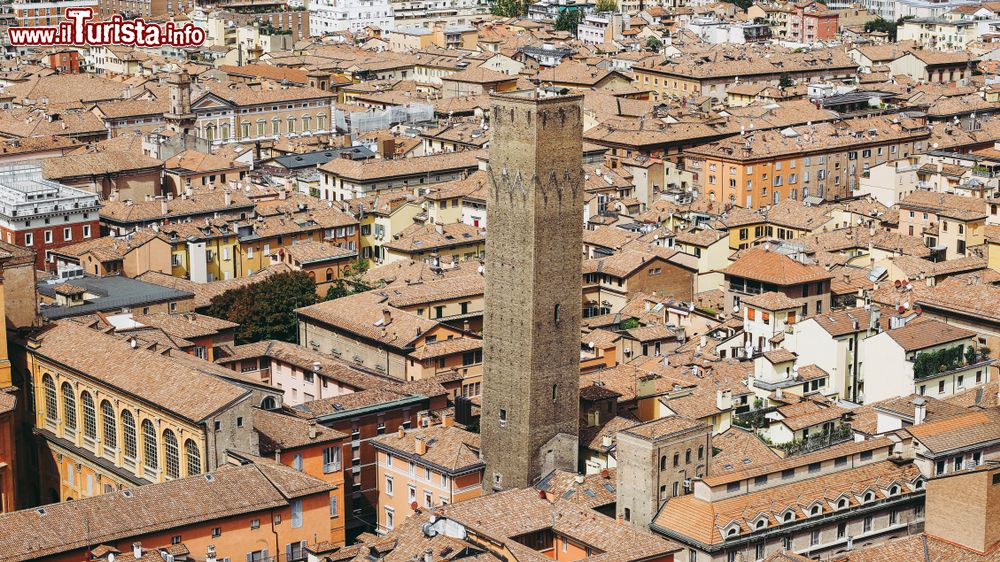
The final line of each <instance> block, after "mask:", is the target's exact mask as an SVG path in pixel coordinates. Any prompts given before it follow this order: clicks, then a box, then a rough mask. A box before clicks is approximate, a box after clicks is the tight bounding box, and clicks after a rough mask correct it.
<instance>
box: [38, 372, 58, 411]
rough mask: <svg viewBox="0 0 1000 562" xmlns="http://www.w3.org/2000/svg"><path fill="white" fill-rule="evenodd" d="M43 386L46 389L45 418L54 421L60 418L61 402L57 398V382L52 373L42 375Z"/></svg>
mask: <svg viewBox="0 0 1000 562" xmlns="http://www.w3.org/2000/svg"><path fill="white" fill-rule="evenodd" d="M42 387H43V388H44V389H45V419H47V420H49V421H51V422H54V421H56V420H57V419H59V402H58V400H56V383H55V381H54V380H52V375H49V374H45V375H42Z"/></svg>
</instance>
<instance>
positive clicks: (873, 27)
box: [865, 17, 899, 41]
mask: <svg viewBox="0 0 1000 562" xmlns="http://www.w3.org/2000/svg"><path fill="white" fill-rule="evenodd" d="M898 24H899V22H894V21H889V20H887V19H883V18H881V17H878V18H875V19H873V20H871V21H869V22H866V23H865V31H867V32H869V33H871V32H872V31H881V32H884V33H887V34H888V35H889V40H890V41H895V40H896V28H897V27H898Z"/></svg>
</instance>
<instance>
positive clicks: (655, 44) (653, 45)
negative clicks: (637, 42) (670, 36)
mask: <svg viewBox="0 0 1000 562" xmlns="http://www.w3.org/2000/svg"><path fill="white" fill-rule="evenodd" d="M662 48H663V41H660V39H659V38H658V37H654V36H652V35H650V36H649V37H647V38H646V49H647V50H650V51H653V52H658V51H659V50H660V49H662Z"/></svg>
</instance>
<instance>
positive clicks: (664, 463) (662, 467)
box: [660, 455, 667, 470]
mask: <svg viewBox="0 0 1000 562" xmlns="http://www.w3.org/2000/svg"><path fill="white" fill-rule="evenodd" d="M666 469H667V455H663V456H662V457H660V470H666Z"/></svg>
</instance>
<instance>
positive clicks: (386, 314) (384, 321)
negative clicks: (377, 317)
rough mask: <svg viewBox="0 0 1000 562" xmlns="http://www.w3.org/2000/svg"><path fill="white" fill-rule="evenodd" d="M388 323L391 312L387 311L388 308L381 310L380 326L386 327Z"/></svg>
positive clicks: (390, 318) (390, 319)
mask: <svg viewBox="0 0 1000 562" xmlns="http://www.w3.org/2000/svg"><path fill="white" fill-rule="evenodd" d="M390 323H392V311H391V310H389V309H388V308H383V309H382V325H383V326H388V325H389V324H390Z"/></svg>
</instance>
